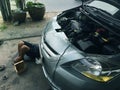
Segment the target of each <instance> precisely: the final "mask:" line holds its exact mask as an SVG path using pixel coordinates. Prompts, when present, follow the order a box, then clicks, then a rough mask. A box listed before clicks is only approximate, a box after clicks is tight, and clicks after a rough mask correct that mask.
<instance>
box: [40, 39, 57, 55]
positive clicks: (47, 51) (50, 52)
mask: <svg viewBox="0 0 120 90" xmlns="http://www.w3.org/2000/svg"><path fill="white" fill-rule="evenodd" d="M42 50H43V52H44V53H45V54H46V56H48V57H54V56H56V55H59V54H58V53H57V52H56V51H55V50H54V49H53V48H52V47H51V46H50V45H49V44H48V43H47V42H46V41H45V39H42Z"/></svg>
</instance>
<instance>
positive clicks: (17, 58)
mask: <svg viewBox="0 0 120 90" xmlns="http://www.w3.org/2000/svg"><path fill="white" fill-rule="evenodd" d="M22 60H23V58H22V57H20V56H18V57H16V59H15V60H14V63H17V62H20V61H22Z"/></svg>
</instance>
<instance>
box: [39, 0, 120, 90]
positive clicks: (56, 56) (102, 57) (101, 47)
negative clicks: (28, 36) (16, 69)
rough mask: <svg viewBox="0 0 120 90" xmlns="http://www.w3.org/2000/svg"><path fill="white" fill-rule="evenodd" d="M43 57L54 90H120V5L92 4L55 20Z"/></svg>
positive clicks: (104, 0) (111, 0)
mask: <svg viewBox="0 0 120 90" xmlns="http://www.w3.org/2000/svg"><path fill="white" fill-rule="evenodd" d="M40 53H41V54H40V56H41V58H42V68H43V71H44V75H45V76H46V78H47V79H48V81H49V83H50V85H51V87H52V89H53V90H120V4H119V3H117V2H116V1H115V0H89V1H87V2H82V4H81V5H80V6H78V7H74V8H71V9H69V10H65V11H63V12H62V13H60V14H59V15H57V16H55V17H53V18H52V19H51V20H50V21H49V22H48V24H47V25H46V27H45V28H44V30H43V32H42V39H41V43H40Z"/></svg>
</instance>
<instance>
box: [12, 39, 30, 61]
mask: <svg viewBox="0 0 120 90" xmlns="http://www.w3.org/2000/svg"><path fill="white" fill-rule="evenodd" d="M29 50H30V48H29V47H28V46H26V45H24V42H23V41H20V42H19V43H18V53H19V56H18V57H17V58H16V59H15V61H14V63H16V62H19V61H21V60H23V57H24V55H25V53H26V52H28V51H29Z"/></svg>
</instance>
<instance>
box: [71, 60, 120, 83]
mask: <svg viewBox="0 0 120 90" xmlns="http://www.w3.org/2000/svg"><path fill="white" fill-rule="evenodd" d="M107 66H108V65H107ZM72 68H73V69H75V70H76V71H78V72H80V73H81V74H83V75H84V76H86V77H88V78H91V79H93V80H96V81H99V82H107V81H109V80H111V79H112V78H113V77H114V76H116V75H118V74H119V72H120V69H117V70H112V69H110V67H109V68H106V67H105V69H104V67H103V65H102V63H101V62H99V61H97V60H93V59H90V58H84V59H81V60H78V61H76V62H74V63H72Z"/></svg>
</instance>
